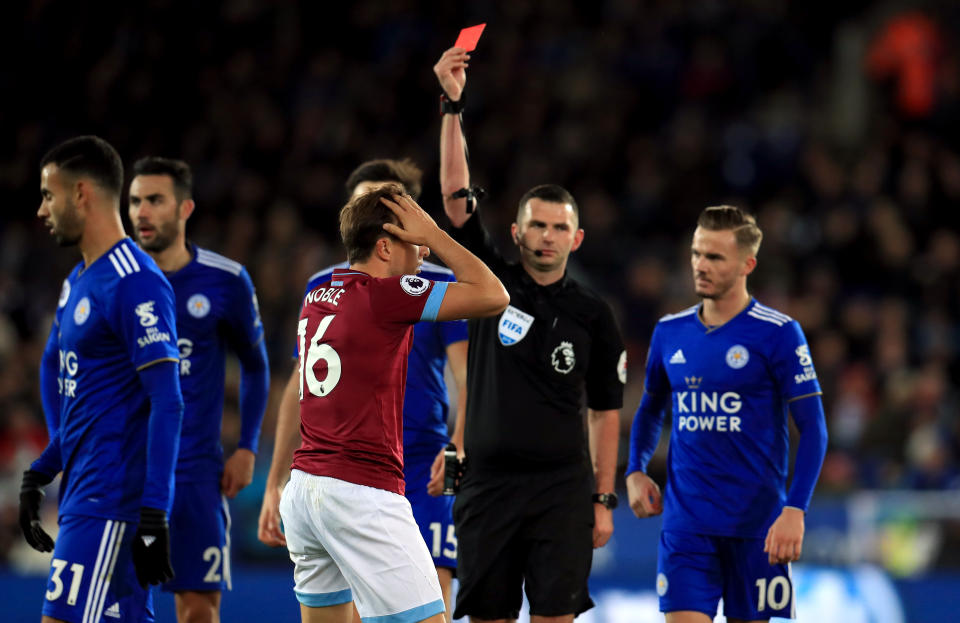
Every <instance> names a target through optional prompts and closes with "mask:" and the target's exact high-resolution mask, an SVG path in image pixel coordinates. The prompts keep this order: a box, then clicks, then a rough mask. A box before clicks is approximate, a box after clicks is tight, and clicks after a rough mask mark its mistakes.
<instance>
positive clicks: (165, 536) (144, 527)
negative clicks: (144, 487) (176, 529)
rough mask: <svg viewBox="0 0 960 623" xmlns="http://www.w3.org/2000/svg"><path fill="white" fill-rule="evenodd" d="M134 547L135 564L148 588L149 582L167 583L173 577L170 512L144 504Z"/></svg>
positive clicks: (142, 581)
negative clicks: (169, 524) (168, 513)
mask: <svg viewBox="0 0 960 623" xmlns="http://www.w3.org/2000/svg"><path fill="white" fill-rule="evenodd" d="M132 550H133V552H132V553H133V567H134V569H136V571H137V581H139V582H140V585H141V586H143V587H144V588H146V586H147V585H149V584H163V583H164V582H169V581H170V580H172V579H173V566H172V565H171V563H170V528H169V526H168V525H167V513H166V512H164V511H162V510H159V509H156V508H148V507H146V506H144V507H142V508H140V522H139V523H138V524H137V532H136V534H134V536H133V547H132Z"/></svg>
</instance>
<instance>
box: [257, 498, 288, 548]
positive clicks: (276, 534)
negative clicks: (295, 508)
mask: <svg viewBox="0 0 960 623" xmlns="http://www.w3.org/2000/svg"><path fill="white" fill-rule="evenodd" d="M257 539H259V540H260V542H261V543H263V544H264V545H269V546H270V547H280V546H281V545H284V546H285V545H286V544H287V539H286V538H285V537H284V536H283V531H282V530H281V529H280V489H279V487H273V486H271V485H269V484H268V485H267V489H266V491H264V492H263V504H262V505H261V506H260V520H259V521H258V522H257Z"/></svg>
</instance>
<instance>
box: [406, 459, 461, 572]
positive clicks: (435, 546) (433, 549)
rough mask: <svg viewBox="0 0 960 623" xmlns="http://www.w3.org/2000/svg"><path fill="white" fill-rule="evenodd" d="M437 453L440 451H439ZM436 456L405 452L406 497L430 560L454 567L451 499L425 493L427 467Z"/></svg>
mask: <svg viewBox="0 0 960 623" xmlns="http://www.w3.org/2000/svg"><path fill="white" fill-rule="evenodd" d="M438 452H439V450H438ZM436 457H437V453H436V452H434V453H433V454H430V455H429V456H428V455H427V453H425V452H418V453H410V452H405V453H404V458H403V461H404V465H403V472H404V476H405V481H406V490H405V491H406V493H405V495H406V497H407V501H409V502H410V507H411V508H412V509H413V518H414V520H416V522H417V526H419V527H420V534H421V535H423V540H424V542H425V543H426V544H427V549H428V550H429V551H430V555H431V556H432V557H433V563H434V566H437V567H447V568H448V569H456V568H457V535H456V532H455V529H454V527H453V499H454V498H453V496H452V495H441V496H437V497H433V496H431V495H430V494H429V493H427V483H428V482H430V466H431V465H432V464H433V460H434V459H435V458H436Z"/></svg>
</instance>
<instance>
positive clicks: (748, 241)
mask: <svg viewBox="0 0 960 623" xmlns="http://www.w3.org/2000/svg"><path fill="white" fill-rule="evenodd" d="M697 227H702V228H703V229H706V230H708V231H728V230H729V231H732V232H733V235H734V237H735V238H736V240H737V248H739V249H740V250H741V251H747V252H749V253H750V254H751V255H754V256H756V255H757V252H758V251H760V242H761V241H762V240H763V232H762V231H760V228H759V227H758V226H757V219H755V218H754V217H753V216H752V215H750V214H747V213H746V212H744V211H743V210H741V209H740V208H738V207H737V206H731V205H720V206H710V207H709V208H704V210H703V212H701V213H700V217H699V218H698V219H697Z"/></svg>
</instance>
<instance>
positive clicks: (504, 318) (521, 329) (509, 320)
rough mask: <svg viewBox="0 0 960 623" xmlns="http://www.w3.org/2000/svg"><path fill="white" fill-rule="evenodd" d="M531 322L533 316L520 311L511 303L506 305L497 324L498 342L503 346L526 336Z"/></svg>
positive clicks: (510, 344) (511, 344)
mask: <svg viewBox="0 0 960 623" xmlns="http://www.w3.org/2000/svg"><path fill="white" fill-rule="evenodd" d="M532 324H533V316H531V315H530V314H527V313H524V312H522V311H520V310H519V309H517V308H516V307H514V306H513V305H507V308H506V309H505V310H504V311H503V315H501V316H500V324H499V325H497V333H498V334H499V336H500V343H501V344H503V345H504V346H513V345H514V344H516V343H517V342H519V341H520V340H522V339H523V338H525V337H526V336H527V332H528V331H530V326H531V325H532Z"/></svg>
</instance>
